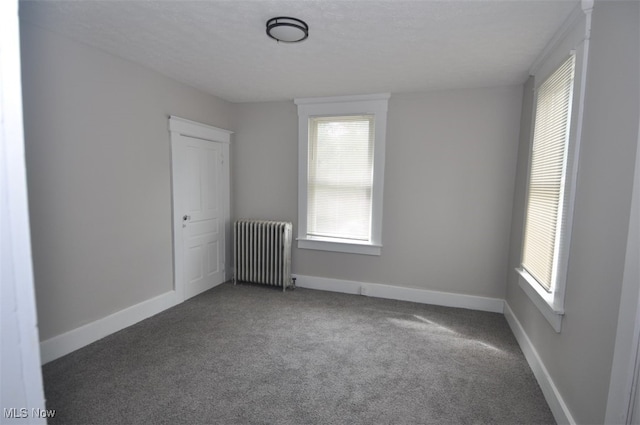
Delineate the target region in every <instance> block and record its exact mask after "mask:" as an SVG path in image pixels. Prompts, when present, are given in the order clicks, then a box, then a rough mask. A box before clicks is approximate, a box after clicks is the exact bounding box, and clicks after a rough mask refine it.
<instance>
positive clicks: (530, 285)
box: [516, 268, 564, 333]
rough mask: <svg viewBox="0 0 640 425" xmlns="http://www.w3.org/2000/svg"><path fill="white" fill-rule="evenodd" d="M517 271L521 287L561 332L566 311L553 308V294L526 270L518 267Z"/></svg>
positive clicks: (555, 328) (554, 327)
mask: <svg viewBox="0 0 640 425" xmlns="http://www.w3.org/2000/svg"><path fill="white" fill-rule="evenodd" d="M516 271H517V272H518V274H519V275H520V276H519V277H518V285H520V288H522V290H523V291H524V293H525V294H527V296H528V297H529V298H530V299H531V301H532V302H533V304H534V305H535V306H536V307H537V308H538V310H540V313H542V315H543V316H544V318H545V319H547V321H548V322H549V324H550V325H551V327H552V328H553V329H554V330H555V331H556V332H558V333H560V330H561V329H562V316H563V315H564V311H561V310H556V309H554V308H553V294H550V293H548V292H546V291H545V290H544V289H543V288H542V287H541V286H540V284H539V283H538V282H536V280H535V279H534V278H533V277H532V276H531V275H530V274H529V273H527V271H526V270H523V269H520V268H516Z"/></svg>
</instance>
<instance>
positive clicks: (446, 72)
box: [20, 0, 578, 102]
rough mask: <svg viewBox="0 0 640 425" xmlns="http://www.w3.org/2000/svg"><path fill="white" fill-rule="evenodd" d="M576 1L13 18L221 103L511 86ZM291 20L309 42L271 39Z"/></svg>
mask: <svg viewBox="0 0 640 425" xmlns="http://www.w3.org/2000/svg"><path fill="white" fill-rule="evenodd" d="M577 4H578V0H545V1H537V0H509V1H497V0H466V1H461V0H449V1H433V0H423V1H420V0H413V1H396V0H386V1H374V0H320V1H301V0H298V1H280V0H274V1H270V0H252V1H245V0H235V1H233V0H227V1H211V0H210V1H184V0H182V1H177V0H175V1H58V0H48V1H34V0H26V1H21V2H20V14H21V18H22V19H23V20H25V21H26V22H28V23H30V24H33V25H37V26H40V27H43V28H46V29H49V30H51V31H54V32H56V33H58V34H62V35H65V36H68V37H70V38H73V39H76V40H79V41H81V42H83V43H86V44H89V45H91V46H95V47H97V48H99V49H102V50H105V51H107V52H109V53H111V54H113V55H116V56H120V57H123V58H125V59H128V60H131V61H133V62H137V63H139V64H141V65H143V66H146V67H148V68H151V69H154V70H156V71H158V72H160V73H162V74H164V75H167V76H169V77H172V78H174V79H176V80H178V81H181V82H184V83H187V84H189V85H191V86H193V87H196V88H198V89H200V90H203V91H206V92H209V93H211V94H214V95H216V96H219V97H221V98H223V99H226V100H228V101H231V102H253V101H269V100H284V99H293V98H295V97H311V96H335V95H347V94H366V93H379V92H391V93H405V92H421V91H430V90H439V89H450V88H468V87H490V86H499V85H510V84H521V83H522V82H523V81H524V80H525V79H526V77H527V75H528V69H529V67H530V66H531V65H532V63H533V62H534V60H535V59H536V57H537V56H538V54H540V52H541V51H542V49H543V48H544V47H545V45H546V44H547V43H548V42H549V40H550V39H551V38H552V37H553V35H554V33H555V32H556V30H557V29H558V28H559V27H560V26H561V25H562V23H563V22H564V21H565V19H566V18H567V17H568V16H569V14H570V13H571V11H572V10H573V9H574V8H575V7H576V5H577ZM276 16H293V17H296V18H299V19H303V20H304V21H306V22H307V23H308V24H309V27H310V29H309V38H308V39H307V40H305V41H304V42H302V43H298V44H285V43H277V42H276V41H274V40H272V39H270V38H269V37H267V35H266V34H265V23H266V21H267V20H268V19H269V18H273V17H276Z"/></svg>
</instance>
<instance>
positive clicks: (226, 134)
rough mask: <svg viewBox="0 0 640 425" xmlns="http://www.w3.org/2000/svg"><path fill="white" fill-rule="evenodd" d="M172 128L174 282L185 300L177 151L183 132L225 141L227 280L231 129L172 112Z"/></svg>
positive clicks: (179, 294)
mask: <svg viewBox="0 0 640 425" xmlns="http://www.w3.org/2000/svg"><path fill="white" fill-rule="evenodd" d="M169 131H170V132H171V198H172V199H171V202H172V223H173V226H172V228H173V285H174V287H173V288H174V291H175V292H176V295H177V300H178V302H182V301H184V300H185V282H184V244H183V243H182V210H181V205H180V204H181V200H180V199H178V197H177V196H176V187H178V182H179V181H181V179H182V176H180V175H178V174H177V173H178V172H179V171H177V170H176V166H175V162H174V161H176V160H177V159H178V157H179V155H178V149H179V146H178V144H179V143H180V139H181V137H180V136H188V137H194V138H197V139H201V140H208V141H211V142H218V143H221V144H222V145H223V157H224V158H223V163H222V182H221V189H222V199H223V204H224V206H223V212H222V214H223V220H224V233H225V241H224V243H225V246H224V250H225V251H224V252H225V256H224V258H225V265H224V266H225V270H226V275H225V280H228V279H229V273H230V270H231V267H230V264H228V263H229V259H230V258H231V238H230V237H229V235H231V209H230V204H231V199H230V190H229V189H230V183H229V182H230V170H229V145H230V143H231V134H233V132H232V131H228V130H223V129H221V128H217V127H213V126H210V125H207V124H201V123H198V122H195V121H190V120H187V119H184V118H180V117H176V116H173V115H172V116H170V117H169Z"/></svg>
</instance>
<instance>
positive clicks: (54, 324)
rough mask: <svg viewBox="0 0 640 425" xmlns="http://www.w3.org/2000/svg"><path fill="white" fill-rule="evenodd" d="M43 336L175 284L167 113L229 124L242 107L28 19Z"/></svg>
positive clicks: (25, 53)
mask: <svg viewBox="0 0 640 425" xmlns="http://www.w3.org/2000/svg"><path fill="white" fill-rule="evenodd" d="M21 48H22V78H23V95H24V121H25V143H26V159H27V173H28V186H29V202H30V211H31V232H32V241H33V259H34V274H35V286H36V298H37V305H38V318H39V323H40V339H41V340H46V339H48V338H51V337H53V336H55V335H58V334H61V333H63V332H66V331H69V330H72V329H75V328H77V327H79V326H81V325H83V324H86V323H89V322H93V321H95V320H97V319H100V318H102V317H105V316H107V315H109V314H112V313H114V312H116V311H119V310H122V309H124V308H126V307H129V306H131V305H135V304H137V303H139V302H142V301H145V300H147V299H149V298H152V297H154V296H156V295H159V294H162V293H165V292H167V291H170V290H171V289H172V288H173V277H172V276H173V266H172V240H171V180H170V157H169V153H170V142H169V132H168V122H167V119H168V116H169V115H178V116H181V117H184V118H188V119H192V120H196V121H200V122H204V123H208V124H211V125H215V126H218V127H222V128H226V129H229V128H230V125H231V119H230V114H231V106H230V104H228V103H227V102H224V101H222V100H219V99H217V98H215V97H213V96H210V95H207V94H203V93H202V92H199V91H197V90H195V89H193V88H190V87H188V86H185V85H182V84H180V83H177V82H176V81H174V80H171V79H168V78H165V77H163V76H161V75H159V74H157V73H155V72H152V71H150V70H147V69H145V68H142V67H140V66H138V65H135V64H133V63H131V62H127V61H124V60H122V59H119V58H116V57H114V56H111V55H108V54H105V53H103V52H101V51H98V50H96V49H93V48H90V47H87V46H85V45H83V44H80V43H76V42H73V41H70V40H69V39H67V38H63V37H59V36H57V35H55V34H53V33H51V32H48V31H44V30H41V29H39V28H37V27H34V26H32V25H29V24H28V23H26V22H22V23H21Z"/></svg>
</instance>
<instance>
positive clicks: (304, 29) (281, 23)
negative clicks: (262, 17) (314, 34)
mask: <svg viewBox="0 0 640 425" xmlns="http://www.w3.org/2000/svg"><path fill="white" fill-rule="evenodd" d="M267 35H268V36H269V37H271V38H273V39H274V40H277V41H279V42H280V41H281V42H283V43H297V42H299V41H302V40H304V39H306V38H307V37H308V36H309V26H308V25H307V24H306V23H305V22H304V21H301V20H300V19H296V18H289V17H286V16H281V17H278V18H272V19H269V20H268V21H267Z"/></svg>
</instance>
